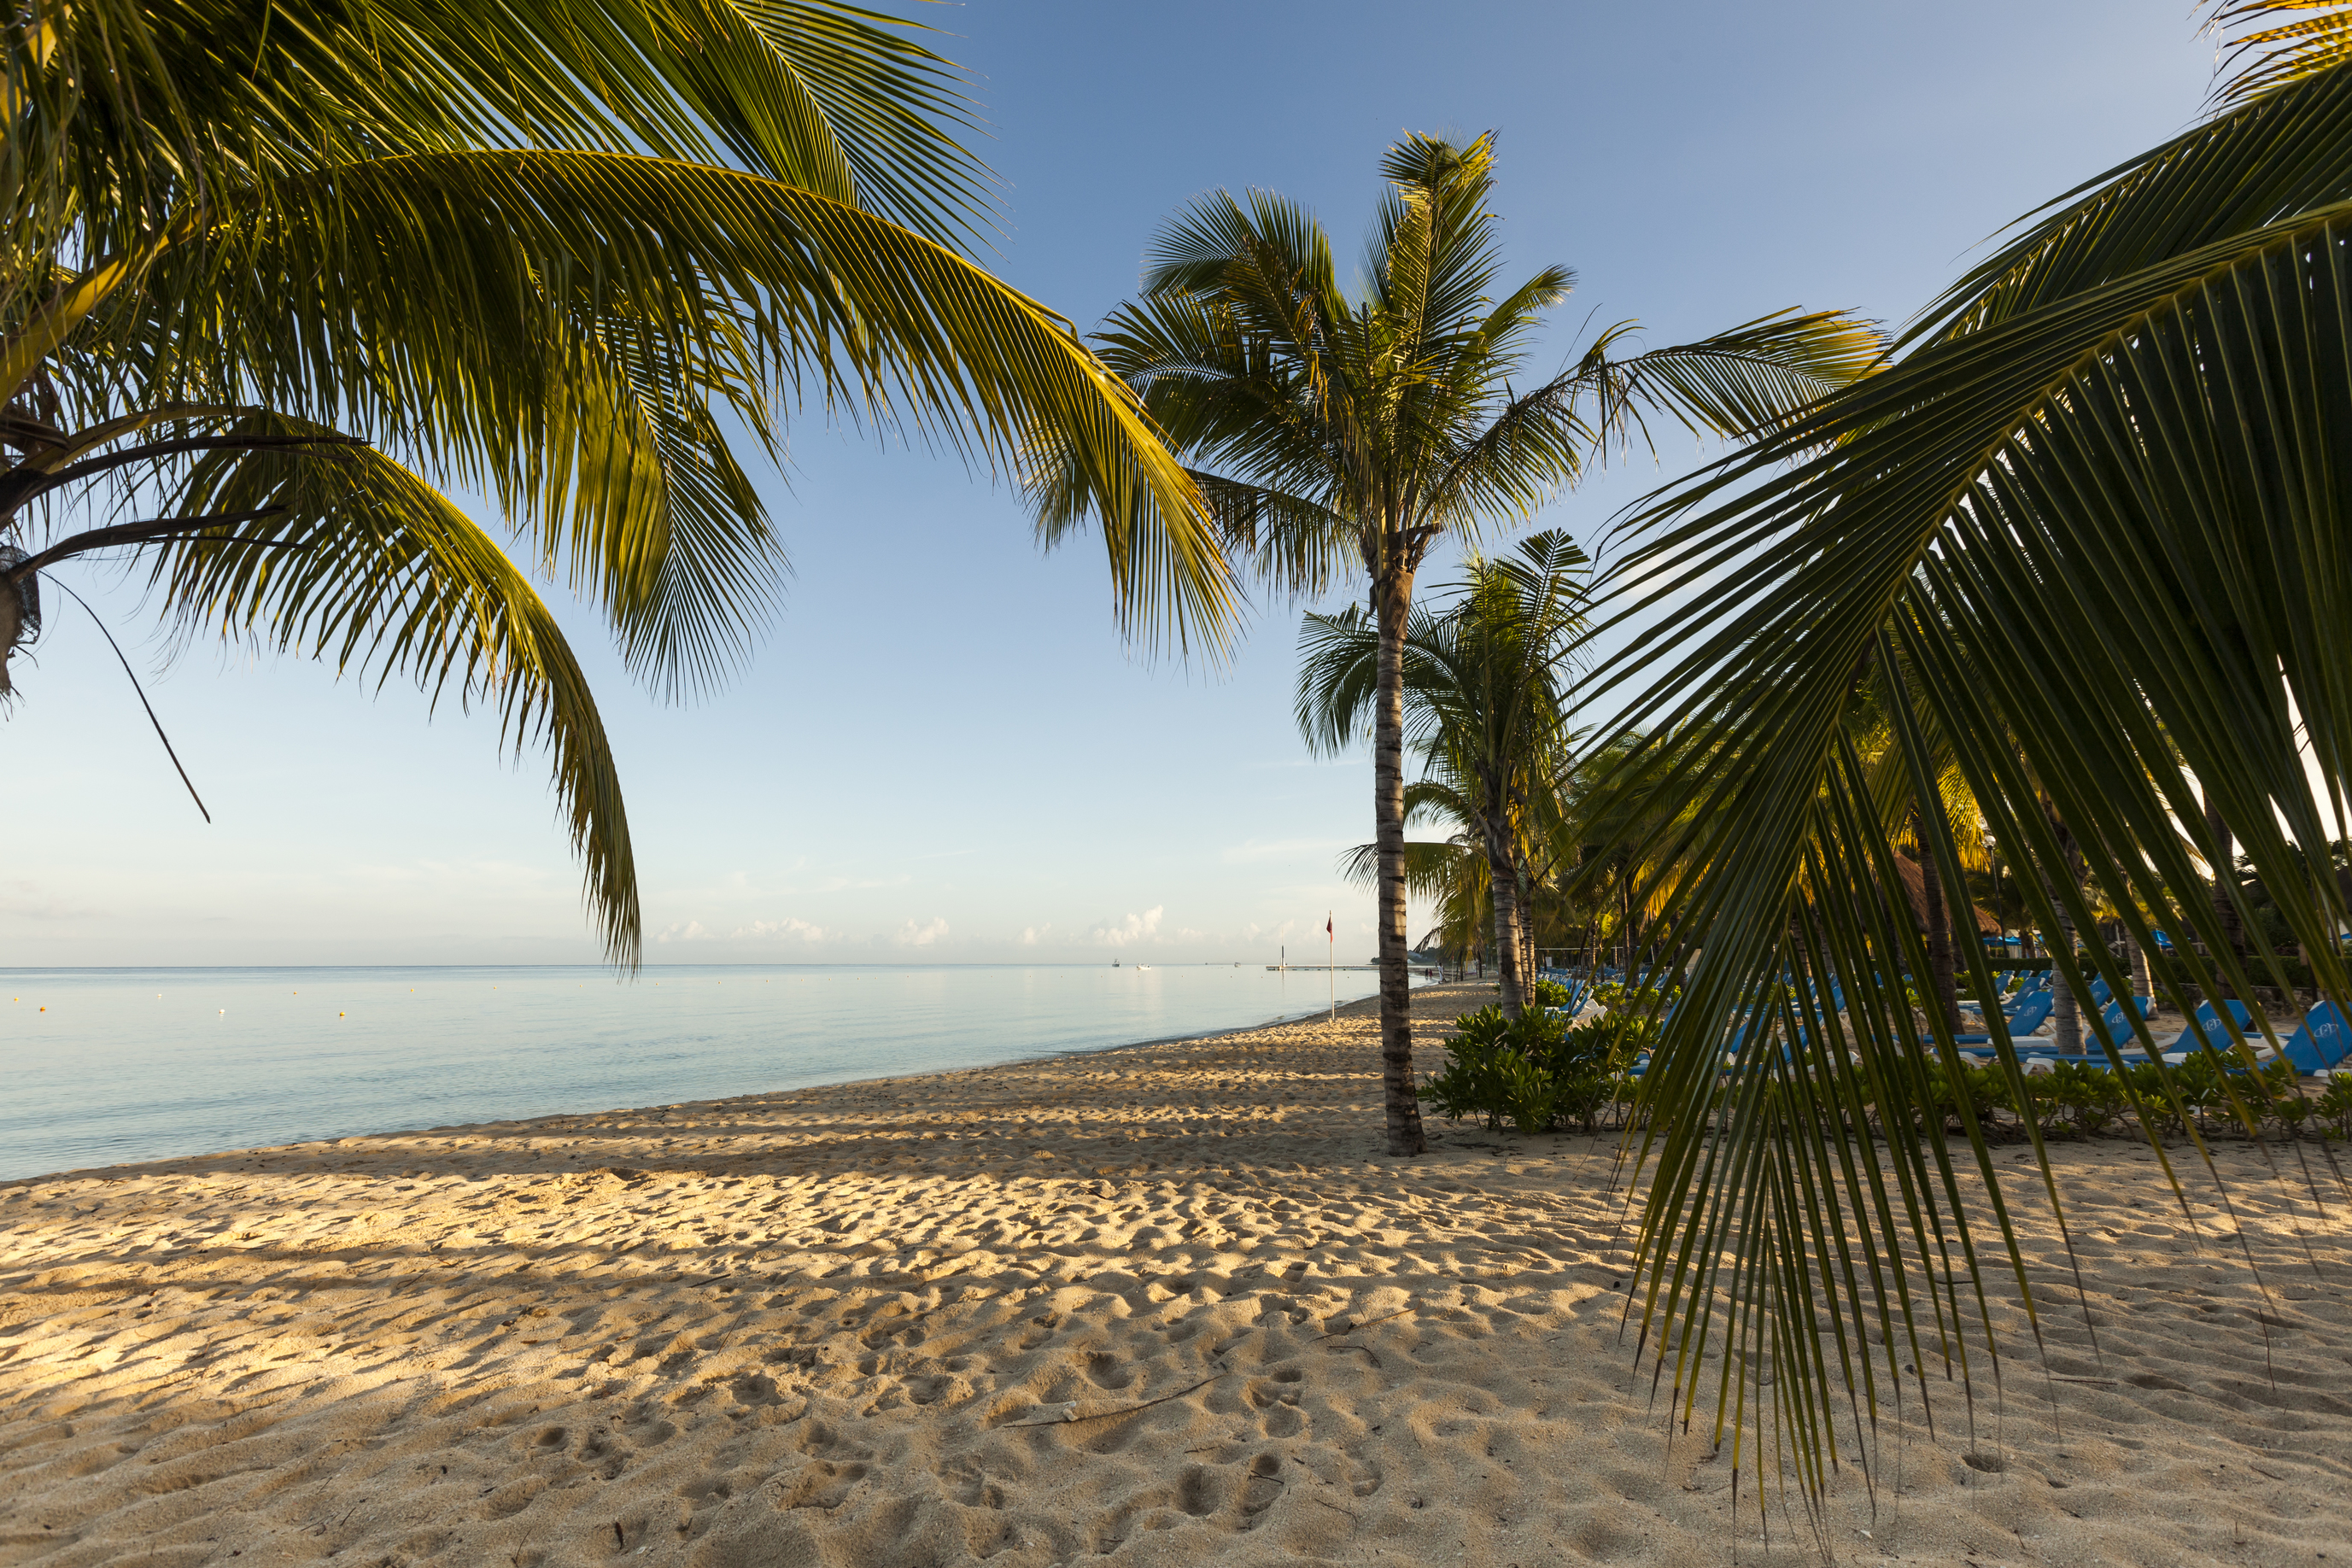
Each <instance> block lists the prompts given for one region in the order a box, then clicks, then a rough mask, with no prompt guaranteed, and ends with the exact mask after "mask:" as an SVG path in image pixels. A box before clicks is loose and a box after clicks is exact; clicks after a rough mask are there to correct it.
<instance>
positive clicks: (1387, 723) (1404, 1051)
mask: <svg viewBox="0 0 2352 1568" xmlns="http://www.w3.org/2000/svg"><path fill="white" fill-rule="evenodd" d="M1373 595H1374V602H1375V603H1376V604H1377V605H1378V606H1379V612H1380V625H1381V652H1380V668H1379V685H1380V689H1379V692H1378V693H1377V696H1376V700H1375V701H1374V704H1373V715H1372V839H1373V846H1374V852H1375V853H1376V854H1377V855H1378V857H1379V859H1380V911H1379V914H1380V925H1381V933H1380V934H1381V948H1380V955H1381V1083H1382V1088H1383V1089H1384V1091H1385V1092H1384V1098H1385V1099H1386V1100H1387V1109H1388V1150H1389V1152H1390V1153H1391V1154H1393V1155H1397V1156H1399V1157H1402V1158H1409V1157H1411V1156H1412V1155H1415V1154H1419V1153H1421V1152H1423V1151H1424V1150H1426V1149H1427V1148H1428V1147H1429V1142H1428V1140H1427V1139H1426V1138H1424V1137H1423V1135H1422V1131H1421V1102H1420V1100H1418V1099H1416V1098H1415V1096H1414V1094H1413V1082H1412V972H1411V970H1410V968H1409V967H1408V965H1409V963H1410V962H1411V961H1410V960H1408V959H1407V958H1406V956H1405V944H1406V943H1407V942H1408V941H1409V940H1410V938H1409V936H1408V934H1407V932H1406V931H1405V926H1404V921H1405V889H1404V625H1405V616H1406V613H1407V611H1408V610H1409V609H1410V608H1411V606H1412V574H1410V573H1408V572H1404V571H1402V570H1399V569H1398V568H1396V567H1394V566H1391V568H1390V569H1389V570H1387V571H1385V572H1382V573H1381V574H1379V576H1377V577H1376V578H1375V579H1374V582H1373Z"/></svg>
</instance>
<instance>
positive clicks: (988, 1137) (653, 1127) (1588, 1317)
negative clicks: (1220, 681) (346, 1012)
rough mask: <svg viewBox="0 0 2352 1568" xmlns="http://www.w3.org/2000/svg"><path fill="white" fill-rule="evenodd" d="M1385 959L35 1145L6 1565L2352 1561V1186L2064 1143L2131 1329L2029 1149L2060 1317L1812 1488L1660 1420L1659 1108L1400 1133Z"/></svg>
mask: <svg viewBox="0 0 2352 1568" xmlns="http://www.w3.org/2000/svg"><path fill="white" fill-rule="evenodd" d="M1476 1000H1478V998H1476V997H1474V996H1473V995H1472V994H1470V993H1469V992H1467V991H1466V990H1465V989H1463V988H1444V989H1441V990H1435V991H1431V992H1424V993H1423V994H1420V995H1419V997H1418V998H1417V1020H1418V1026H1419V1027H1420V1030H1421V1038H1422V1042H1423V1044H1422V1049H1423V1051H1424V1052H1425V1053H1426V1054H1425V1057H1424V1058H1423V1066H1424V1067H1426V1068H1434V1067H1435V1066H1437V1065H1438V1063H1439V1061H1440V1059H1441V1058H1440V1056H1439V1052H1438V1041H1439V1039H1440V1038H1441V1037H1442V1036H1443V1033H1444V1030H1443V1024H1444V1020H1446V1019H1448V1018H1450V1017H1451V1016H1453V1015H1454V1013H1457V1012H1460V1011H1462V1010H1464V1009H1465V1007H1467V1006H1469V1005H1475V1002H1476ZM1376 1068H1377V1058H1376V1055H1375V1045H1374V1033H1373V1026H1372V1021H1371V1013H1370V1004H1364V1005H1358V1006H1356V1007H1351V1008H1348V1009H1343V1010H1342V1013H1341V1016H1340V1017H1339V1021H1338V1022H1337V1023H1336V1024H1333V1023H1327V1022H1325V1021H1322V1020H1319V1019H1318V1020H1316V1021H1313V1022H1307V1023H1298V1024H1292V1025H1286V1026H1270V1027H1265V1028H1261V1029H1254V1030H1247V1031H1243V1032H1241V1033H1237V1034H1232V1035H1226V1036H1221V1037H1214V1038H1212V1039H1204V1040H1188V1041H1176V1042H1169V1043H1163V1044H1160V1045H1155V1046H1150V1047H1136V1048H1130V1049H1127V1050H1122V1051H1117V1052H1109V1053H1102V1054H1097V1055H1091V1056H1080V1057H1068V1058H1059V1059H1055V1060H1050V1061H1044V1062H1036V1063H1029V1064H1023V1065H1018V1066H1013V1067H1003V1068H986V1069H982V1070H976V1071H970V1072H961V1073H953V1074H943V1075H939V1076H934V1077H929V1078H922V1079H898V1080H888V1081H880V1082H871V1083H864V1084H855V1085H848V1086H843V1087H835V1088H824V1089H808V1090H803V1091H797V1092H793V1093H786V1094H778V1095H773V1096H753V1097H746V1098H741V1099H736V1100H725V1101H715V1102H704V1103H695V1104H682V1105H671V1106H666V1107H659V1108H654V1109H648V1110H625V1111H615V1112H611V1113H607V1114H597V1115H581V1116H562V1117H550V1118H545V1119H542V1120H539V1121H528V1122H503V1123H495V1124H488V1125H482V1126H473V1127H456V1128H443V1129H438V1130H436V1131H430V1132H418V1133H407V1134H398V1135H392V1136H385V1137H369V1138H350V1139H343V1140H341V1141H338V1142H331V1143H321V1144H306V1145H300V1146H296V1147H289V1148H283V1149H271V1150H262V1151H247V1152H239V1153H231V1154H221V1155H215V1156H208V1157H205V1158H201V1159H188V1160H173V1161H166V1162H161V1163H152V1164H147V1165H139V1166H123V1167H117V1168H113V1169H108V1170H102V1171H90V1172H81V1173H73V1174H69V1175H61V1176H48V1177H42V1178H38V1179H35V1180H30V1181H19V1182H12V1183H7V1184H0V1563H6V1564H16V1563H41V1564H45V1565H55V1568H68V1565H73V1564H89V1563H125V1564H130V1563H138V1564H149V1565H152V1568H183V1565H185V1568H193V1565H194V1564H198V1563H229V1562H236V1563H238V1564H239V1565H240V1568H245V1565H247V1564H275V1563H311V1562H318V1561H321V1560H326V1559H333V1560H335V1561H337V1562H340V1563H353V1564H367V1565H371V1568H375V1565H382V1568H395V1565H409V1564H422V1563H440V1564H449V1565H452V1568H456V1565H464V1564H509V1565H512V1568H535V1565H549V1568H553V1565H559V1564H586V1563H595V1564H606V1563H621V1562H628V1563H639V1562H643V1563H649V1564H665V1563H678V1564H692V1565H694V1568H771V1565H772V1568H791V1565H796V1564H827V1565H848V1564H888V1565H893V1568H942V1565H946V1564H953V1563H977V1562H983V1561H984V1562H988V1563H992V1564H996V1565H998V1568H1045V1565H1046V1564H1064V1563H1092V1562H1097V1561H1102V1562H1105V1563H1136V1564H1146V1563H1150V1564H1163V1563H1164V1564H1175V1563H1210V1564H1233V1565H1240V1564H1275V1563H1297V1562H1302V1561H1304V1562H1331V1563H1401V1564H1402V1563H1468V1564H1488V1563H1491V1564H1495V1565H1496V1568H1538V1565H1539V1564H1553V1563H1588V1562H1590V1563H1643V1564H1675V1563H1729V1562H1731V1561H1733V1560H1734V1554H1735V1549H1736V1552H1737V1560H1738V1561H1739V1562H1742V1563H1766V1562H1788V1563H1798V1562H1819V1561H1821V1560H1822V1551H1823V1548H1824V1547H1826V1548H1827V1550H1828V1551H1829V1552H1830V1553H1831V1554H1832V1556H1833V1557H1834V1558H1835V1560H1837V1561H1840V1562H1864V1563H1867V1562H1878V1561H1882V1560H1887V1559H1900V1560H1902V1561H1906V1562H1923V1563H1976V1564H1979V1565H1983V1568H1990V1565H1992V1564H1996V1563H2019V1564H2022V1563H2117V1564H2171V1563H2183V1564H2186V1563H2212V1562H2221V1563H2314V1562H2322V1561H2336V1560H2338V1559H2341V1560H2343V1561H2345V1562H2347V1563H2352V1337H2347V1327H2352V1310H2347V1304H2346V1301H2345V1300H2344V1294H2343V1283H2344V1279H2345V1272H2344V1270H2345V1266H2346V1259H2345V1257H2344V1253H2345V1247H2344V1240H2345V1236H2346V1231H2345V1228H2344V1213H2345V1211H2344V1209H2343V1207H2342V1204H2343V1198H2342V1194H2341V1192H2340V1190H2338V1191H2336V1192H2335V1193H2334V1194H2331V1200H2332V1202H2333V1203H2334V1205H2335V1206H2334V1207H2332V1208H2331V1210H2330V1211H2329V1212H2328V1213H2327V1214H2326V1215H2324V1216H2315V1213H2314V1210H2313V1207H2312V1205H2311V1203H2310V1201H2309V1199H2308V1195H2307V1194H2302V1195H2301V1196H2300V1197H2299V1198H2298V1195H2297V1194H2293V1193H2291V1192H2289V1191H2288V1190H2287V1189H2285V1188H2284V1187H2283V1186H2282V1185H2281V1184H2278V1183H2277V1182H2276V1181H2274V1180H2273V1179H2271V1178H2270V1177H2268V1176H2267V1175H2265V1174H2263V1166H2262V1164H2261V1163H2260V1160H2259V1157H2258V1156H2257V1155H2256V1154H2255V1153H2254V1152H2252V1151H2250V1150H2248V1149H2246V1148H2244V1147H2243V1146H2242V1145H2235V1144H2232V1145H2225V1146H2224V1147H2223V1152H2222V1153H2221V1161H2222V1163H2223V1166H2224V1169H2225V1171H2226V1172H2227V1173H2228V1174H2229V1176H2230V1178H2231V1180H2230V1198H2231V1204H2230V1205H2227V1206H2224V1205H2221V1203H2219V1202H2218V1201H2215V1200H2216V1199H2217V1194H2215V1193H2214V1192H2213V1190H2212V1189H2211V1188H2210V1186H2203V1187H2200V1188H2199V1189H2198V1190H2197V1192H2196V1194H2195V1195H2196V1197H2197V1199H2198V1200H2199V1201H2198V1203H2197V1205H2196V1208H2195V1215H2194V1225H2193V1226H2192V1225H2191V1224H2190V1223H2189V1220H2188V1219H2185V1218H2184V1216H2183V1215H2182V1214H2181V1213H2180V1211H2179V1208H2178V1207H2177V1206H2175V1205H2174V1204H2173V1203H2172V1201H2171V1199H2170V1197H2169V1195H2168V1194H2167V1193H2166V1192H2165V1191H2164V1189H2163V1188H2162V1186H2161V1184H2160V1182H2159V1179H2158V1175H2157V1173H2156V1167H2155V1164H2154V1162H2153V1160H2152V1158H2151V1157H2150V1156H2149V1155H2148V1153H2147V1151H2146V1150H2145V1149H2144V1148H2142V1147H2139V1146H2137V1145H2135V1144H2132V1143H2130V1142H2124V1141H2119V1140H2118V1141H2107V1142H2096V1143H2092V1144H2088V1145H2081V1146H2075V1147H2072V1148H2067V1149H2063V1150H2062V1151H2061V1152H2060V1155H2059V1158H2060V1162H2061V1166H2062V1171H2063V1184H2064V1191H2065V1192H2066V1194H2068V1198H2069V1202H2070V1205H2071V1207H2070V1219H2071V1223H2072V1225H2073V1228H2074V1237H2075V1239H2076V1258H2078V1259H2079V1262H2080V1265H2081V1268H2082V1269H2083V1271H2084V1291H2085V1294H2086V1300H2087V1310H2088V1320H2089V1321H2088V1322H2087V1323H2086V1322H2085V1321H2084V1301H2083V1300H2078V1299H2076V1298H2075V1297H2074V1295H2073V1293H2072V1289H2071V1286H2070V1284H2069V1283H2067V1282H2068V1281H2069V1280H2070V1279H2071V1276H2070V1273H2069V1268H2070V1266H2069V1263H2068V1259H2067V1258H2066V1255H2065V1254H2064V1252H2063V1250H2062V1248H2061V1247H2060V1246H2059V1244H2058V1241H2057V1234H2056V1229H2055V1226H2053V1224H2052V1223H2051V1222H2050V1216H2049V1215H2048V1213H2047V1210H2046V1206H2044V1205H2040V1204H2038V1203H2037V1202H2036V1201H2035V1200H2034V1198H2033V1196H2032V1193H2031V1191H2030V1190H2029V1189H2028V1188H2026V1186H2025V1185H2024V1184H2022V1183H2021V1184H2018V1185H2017V1186H2016V1187H2015V1188H2013V1189H2012V1191H2011V1201H2012V1202H2013V1203H2016V1204H2019V1205H2021V1207H2022V1209H2023V1224H2024V1226H2025V1229H2026V1231H2027V1234H2028V1237H2029V1248H2030V1252H2031V1256H2032V1261H2033V1264H2034V1267H2035V1268H2036V1269H2037V1270H2038V1271H2039V1272H2040V1274H2041V1275H2042V1280H2041V1283H2042V1286H2043V1287H2044V1288H2045V1289H2046V1290H2047V1292H2048V1294H2047V1296H2046V1298H2045V1305H2046V1307H2047V1309H2048V1314H2047V1317H2046V1320H2045V1321H2046V1323H2047V1327H2046V1330H2045V1341H2046V1344H2047V1354H2046V1357H2042V1356H2037V1355H2036V1354H2035V1352H2034V1351H2033V1349H2032V1342H2031V1339H2030V1337H2027V1336H2024V1335H2022V1334H2021V1333H2020V1332H2018V1330H2019V1329H2020V1328H2021V1321H2022V1320H2021V1314H2020V1313H2018V1312H2016V1311H2014V1310H2006V1309H2004V1312H2005V1315H2004V1316H2002V1317H2001V1318H2000V1320H1999V1321H2000V1327H2001V1329H2002V1331H2003V1332H2004V1333H2005V1334H2007V1335H2008V1336H2009V1339H2008V1342H2009V1344H2010V1346H2011V1351H2012V1353H2011V1359H2010V1360H2009V1361H2008V1362H2006V1363H2004V1364H2005V1369H2006V1372H2005V1377H2004V1380H2003V1387H2002V1390H2001V1391H2000V1392H1999V1393H1996V1391H1995V1390H1994V1389H1993V1388H1992V1387H1991V1386H1990V1383H1989V1382H1980V1384H1979V1391H1978V1399H1977V1401H1976V1405H1975V1408H1974V1411H1973V1417H1972V1419H1971V1413H1970V1411H1969V1409H1968V1407H1967V1405H1965V1403H1964V1402H1963V1400H1962V1399H1961V1398H1960V1397H1959V1396H1958V1391H1957V1389H1947V1390H1943V1391H1941V1392H1940V1393H1939V1394H1938V1397H1937V1405H1936V1406H1935V1410H1934V1414H1935V1418H1936V1428H1935V1431H1934V1433H1933V1434H1932V1436H1931V1435H1930V1434H1929V1433H1928V1432H1927V1429H1926V1428H1925V1427H1924V1426H1911V1427H1909V1428H1906V1429H1902V1430H1895V1429H1892V1428H1890V1429H1889V1430H1888V1431H1887V1433H1886V1435H1885V1439H1884V1441H1883V1443H1882V1445H1881V1447H1880V1449H1879V1452H1878V1454H1877V1456H1876V1460H1877V1463H1876V1473H1875V1475H1874V1485H1870V1486H1866V1485H1865V1484H1864V1479H1863V1478H1862V1476H1861V1475H1860V1473H1859V1472H1858V1471H1856V1470H1855V1469H1853V1468H1848V1469H1847V1470H1846V1471H1845V1472H1844V1474H1843V1479H1842V1480H1841V1481H1840V1483H1839V1485H1838V1488H1837V1490H1836V1492H1835V1495H1834V1496H1833V1497H1832V1499H1831V1500H1830V1502H1829V1504H1828V1508H1827V1513H1826V1520H1827V1523H1826V1529H1825V1532H1824V1533H1823V1534H1822V1535H1821V1536H1816V1535H1815V1534H1813V1533H1812V1532H1811V1531H1809V1530H1808V1529H1807V1528H1806V1526H1805V1524H1804V1522H1803V1515H1802V1512H1801V1510H1799V1509H1797V1508H1796V1507H1795V1506H1794V1505H1793V1502H1792V1503H1791V1505H1790V1507H1789V1508H1788V1509H1787V1510H1785V1511H1784V1510H1781V1509H1780V1507H1779V1506H1778V1505H1775V1507H1774V1508H1773V1510H1772V1511H1771V1512H1770V1515H1769V1519H1768V1520H1759V1514H1758V1511H1757V1509H1756V1506H1755V1503H1754V1501H1753V1498H1754V1495H1755V1493H1754V1488H1755V1485H1756V1480H1755V1478H1754V1477H1753V1476H1752V1475H1746V1476H1742V1477H1740V1478H1739V1481H1738V1489H1739V1497H1740V1501H1739V1505H1738V1511H1737V1515H1736V1517H1735V1511H1734V1508H1733V1490H1732V1489H1733V1478H1732V1476H1731V1475H1730V1473H1729V1472H1730V1465H1729V1463H1728V1459H1727V1456H1726V1457H1717V1456H1716V1455H1714V1454H1713V1453H1712V1452H1711V1451H1710V1448H1709V1446H1708V1444H1707V1443H1706V1441H1705V1439H1704V1436H1703V1434H1702V1433H1700V1432H1698V1431H1696V1430H1695V1431H1694V1432H1692V1433H1691V1434H1689V1435H1685V1436H1675V1438H1674V1439H1673V1440H1672V1441H1671V1442H1670V1441H1669V1440H1668V1437H1669V1434H1668V1429H1667V1422H1666V1418H1665V1415H1664V1411H1663V1409H1662V1408H1661V1407H1660V1406H1659V1405H1654V1404H1653V1403H1652V1401H1651V1386H1650V1382H1649V1377H1648V1374H1647V1372H1646V1371H1645V1370H1643V1369H1641V1368H1637V1366H1636V1364H1635V1362H1634V1356H1633V1347H1632V1343H1631V1341H1630V1339H1629V1338H1626V1337H1623V1336H1621V1333H1620V1328H1621V1323H1622V1314H1623V1310H1624V1302H1625V1297H1624V1294H1623V1292H1622V1283H1623V1281H1624V1279H1625V1275H1624V1271H1623V1264H1624V1255H1623V1253H1622V1250H1613V1249H1612V1248H1613V1247H1614V1246H1615V1241H1614V1238H1615V1237H1616V1236H1617V1233H1618V1227H1619V1226H1620V1224H1621V1222H1622V1218H1623V1212H1624V1211H1623V1207H1622V1199H1620V1198H1618V1197H1614V1196H1612V1194H1611V1191H1610V1185H1609V1184H1610V1176H1611V1172H1612V1163H1613V1158H1614V1153H1615V1149H1616V1145H1615V1142H1614V1140H1613V1139H1612V1138H1608V1137H1602V1138H1598V1139H1587V1138H1579V1137H1566V1136H1562V1137H1539V1138H1534V1139H1521V1138H1517V1137H1515V1136H1512V1135H1510V1134H1507V1133H1489V1132H1486V1131H1480V1130H1477V1129H1475V1128H1474V1127H1470V1126H1467V1125H1462V1126H1452V1127H1449V1126H1447V1125H1446V1124H1444V1123H1443V1122H1433V1124H1432V1131H1433V1151H1432V1152H1431V1154H1430V1155H1429V1156H1428V1157H1427V1158H1425V1159H1423V1160H1419V1161H1415V1162H1412V1163H1399V1162H1395V1161H1391V1160H1387V1159H1385V1158H1383V1157H1381V1153H1380V1142H1379V1122H1380V1118H1379V1113H1378V1105H1379V1083H1378V1079H1377V1076H1376ZM2022 1157H2023V1152H2022V1150H2015V1151H2004V1152H2003V1154H2002V1158H2003V1159H2004V1160H2008V1159H2011V1158H2019V1159H2021V1158H2022ZM2315 1160H2316V1156H2315ZM2323 1168H2324V1167H2323ZM2247 1254H2251V1256H2252V1259H2253V1261H2254V1262H2255V1263H2256V1264H2257V1265H2258V1266H2259V1268H2260V1271H2261V1274H2260V1280H2259V1282H2258V1281H2257V1279H2256V1277H2255V1275H2254V1273H2253V1272H2252V1270H2250V1269H2249V1268H2248V1267H2247V1265H2246V1262H2245V1260H2244V1258H2245V1255H2247ZM2094 1339H2095V1343H2094ZM1912 1413H1913V1414H1915V1415H1916V1413H1917V1411H1916V1404H1915V1405H1914V1408H1913V1412H1912ZM1768 1485H1769V1481H1768ZM1768 1529H1769V1540H1767V1539H1765V1538H1764V1537H1765V1534H1766V1531H1767V1530H1768Z"/></svg>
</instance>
